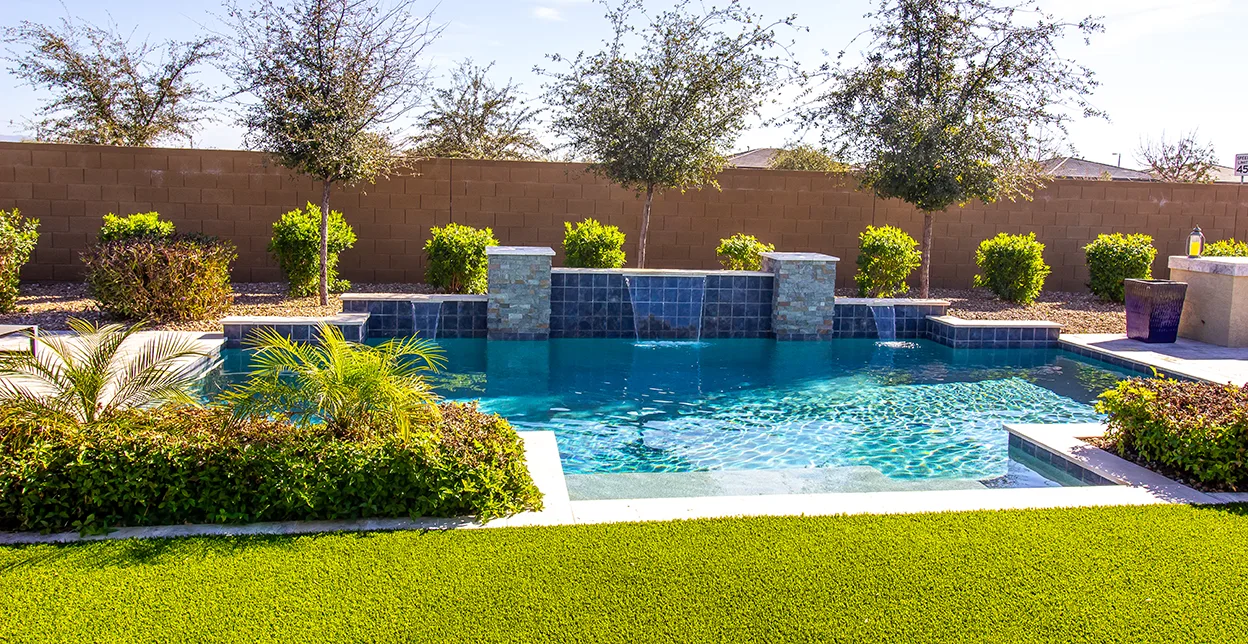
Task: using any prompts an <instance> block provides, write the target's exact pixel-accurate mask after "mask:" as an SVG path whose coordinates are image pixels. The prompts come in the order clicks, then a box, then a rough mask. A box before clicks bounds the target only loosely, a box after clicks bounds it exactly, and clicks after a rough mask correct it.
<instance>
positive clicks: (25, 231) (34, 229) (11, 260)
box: [0, 208, 39, 313]
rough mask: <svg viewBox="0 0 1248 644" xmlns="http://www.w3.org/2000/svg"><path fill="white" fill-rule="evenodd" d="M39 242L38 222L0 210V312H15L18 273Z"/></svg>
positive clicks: (18, 292)
mask: <svg viewBox="0 0 1248 644" xmlns="http://www.w3.org/2000/svg"><path fill="white" fill-rule="evenodd" d="M38 243H39V220H38V219H27V218H26V217H23V216H22V213H21V212H20V211H19V210H18V209H17V208H14V209H12V210H0V313H13V312H15V311H17V310H18V309H17V296H18V295H20V292H21V290H20V286H21V277H20V274H21V271H22V267H23V266H25V265H26V262H28V261H30V254H31V253H33V252H34V251H35V245H36V244H38Z"/></svg>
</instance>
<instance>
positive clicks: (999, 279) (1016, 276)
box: [975, 233, 1050, 304]
mask: <svg viewBox="0 0 1248 644" xmlns="http://www.w3.org/2000/svg"><path fill="white" fill-rule="evenodd" d="M975 265H976V266H979V270H980V274H979V275H976V276H975V286H977V287H983V288H987V289H988V290H990V291H992V292H993V293H994V294H995V295H996V296H997V297H999V298H1001V299H1003V300H1006V301H1008V302H1014V303H1017V304H1031V302H1032V301H1033V300H1035V299H1036V296H1037V295H1039V294H1040V289H1042V288H1044V278H1045V277H1048V275H1049V272H1050V271H1049V265H1048V264H1045V263H1044V244H1041V243H1040V242H1038V241H1036V234H1035V233H1027V234H1026V235H1007V234H1005V233H999V234H998V235H997V236H996V237H993V238H992V239H985V240H984V241H982V242H980V244H979V248H978V249H976V251H975Z"/></svg>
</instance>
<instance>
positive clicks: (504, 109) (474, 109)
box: [412, 60, 546, 161]
mask: <svg viewBox="0 0 1248 644" xmlns="http://www.w3.org/2000/svg"><path fill="white" fill-rule="evenodd" d="M492 67H494V63H490V64H489V65H486V66H485V67H478V66H476V65H473V64H472V61H471V60H465V61H464V62H463V63H461V64H460V66H459V68H458V69H456V70H455V73H454V75H453V76H452V77H451V84H450V86H449V87H444V88H442V89H439V90H437V91H436V92H435V93H434V95H433V97H432V99H431V102H432V103H433V106H432V107H431V108H430V109H429V111H427V112H425V113H424V115H423V116H422V117H421V119H420V129H421V130H422V132H421V134H420V135H419V136H417V137H415V138H414V139H413V141H412V142H413V144H414V150H413V151H414V152H415V153H416V154H419V155H421V156H430V157H444V158H453V159H511V160H520V161H522V160H526V159H535V158H540V157H541V156H542V155H544V154H545V153H546V146H544V145H542V142H541V141H539V140H538V138H537V135H535V134H534V133H533V129H532V126H533V124H534V123H535V122H536V121H537V115H538V114H539V113H540V110H538V109H535V108H531V107H527V106H526V105H525V104H524V103H523V102H522V99H523V96H521V95H520V93H519V86H517V85H515V84H514V83H512V82H511V81H510V80H508V81H507V84H506V85H495V84H494V83H492V82H490V80H489V77H488V74H489V71H490V69H491V68H492Z"/></svg>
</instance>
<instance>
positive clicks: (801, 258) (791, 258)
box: [759, 251, 841, 262]
mask: <svg viewBox="0 0 1248 644" xmlns="http://www.w3.org/2000/svg"><path fill="white" fill-rule="evenodd" d="M759 256H760V257H766V258H767V259H773V260H775V261H777V262H839V261H841V258H840V257H833V256H831V255H824V254H823V253H778V252H776V251H770V252H766V253H759Z"/></svg>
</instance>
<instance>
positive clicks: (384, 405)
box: [225, 325, 446, 438]
mask: <svg viewBox="0 0 1248 644" xmlns="http://www.w3.org/2000/svg"><path fill="white" fill-rule="evenodd" d="M248 344H249V345H250V346H251V347H252V348H254V349H255V351H256V353H255V356H254V357H253V358H252V375H251V377H250V378H249V379H248V381H247V382H246V383H243V384H242V385H239V386H237V387H235V388H233V389H231V390H230V391H228V392H227V393H226V394H225V400H227V401H228V402H230V403H231V404H232V405H233V407H234V413H235V415H236V416H238V417H245V416H257V415H260V416H282V415H289V417H290V418H291V420H293V421H294V422H296V423H298V424H300V425H307V424H309V423H313V422H318V421H319V422H323V423H324V424H325V425H326V426H327V427H328V428H329V429H330V430H331V431H333V432H334V433H336V434H339V435H343V434H358V433H360V432H363V431H369V430H372V431H376V430H379V429H380V430H386V429H390V428H393V429H394V430H397V431H398V432H399V434H400V435H401V436H403V437H404V438H406V437H407V436H408V435H409V431H410V428H411V420H412V418H413V417H418V416H421V415H426V414H432V413H435V410H436V408H435V407H434V403H436V402H437V400H438V396H437V394H435V393H433V391H432V390H431V389H430V388H429V385H428V383H427V382H426V381H425V374H426V373H429V372H433V371H437V370H439V369H441V368H442V367H444V366H445V364H446V361H445V359H444V358H443V356H442V350H441V348H440V347H438V346H437V345H436V344H434V343H433V342H431V341H429V340H423V339H418V338H406V339H394V340H389V341H386V342H384V343H382V344H380V345H377V346H369V345H366V344H361V343H358V342H351V341H349V340H347V339H346V338H344V337H343V335H342V331H340V330H339V329H338V328H337V327H334V326H329V325H322V326H321V327H320V342H319V343H316V344H308V343H299V342H294V341H292V340H290V339H289V338H286V337H284V336H281V335H279V334H277V333H276V332H274V331H273V330H271V329H264V330H261V331H259V332H258V333H257V334H256V335H255V336H254V337H253V338H252V340H250V341H249V343H248Z"/></svg>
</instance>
